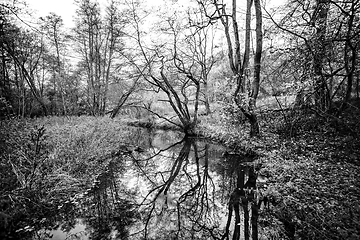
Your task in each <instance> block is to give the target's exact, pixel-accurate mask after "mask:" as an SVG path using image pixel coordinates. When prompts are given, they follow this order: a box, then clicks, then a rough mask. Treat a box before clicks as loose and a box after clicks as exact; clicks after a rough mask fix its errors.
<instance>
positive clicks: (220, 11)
mask: <svg viewBox="0 0 360 240" xmlns="http://www.w3.org/2000/svg"><path fill="white" fill-rule="evenodd" d="M197 2H198V3H199V4H200V6H201V7H202V8H203V9H204V11H205V12H206V15H207V17H208V18H209V21H216V20H220V21H221V23H222V25H223V29H224V33H225V38H226V42H227V47H228V60H229V65H230V69H231V71H232V73H233V78H234V79H235V82H236V87H235V91H234V93H233V99H234V102H235V103H236V105H237V106H238V107H239V109H240V110H241V112H242V113H243V114H244V115H245V116H246V118H247V119H248V120H249V122H250V136H257V135H259V133H260V129H259V124H258V120H257V116H256V113H255V106H256V98H257V96H258V92H259V86H260V84H259V83H260V69H261V64H260V63H261V54H262V10H261V6H260V1H258V0H255V1H254V3H255V16H256V50H255V52H256V53H255V57H254V78H253V79H252V81H251V82H252V83H251V84H250V86H247V87H246V86H245V85H246V81H247V80H250V79H251V78H250V75H249V73H250V69H249V59H250V41H251V38H250V33H251V17H252V15H251V8H252V5H253V0H248V1H247V7H246V19H245V39H244V42H245V43H244V45H245V47H244V52H243V55H242V54H241V46H240V43H241V42H240V31H239V24H238V19H237V5H236V0H233V1H232V6H231V10H230V11H231V13H228V12H227V11H228V10H227V8H226V4H225V3H224V2H223V1H218V0H211V1H206V0H199V1H197ZM246 88H248V90H249V91H246Z"/></svg>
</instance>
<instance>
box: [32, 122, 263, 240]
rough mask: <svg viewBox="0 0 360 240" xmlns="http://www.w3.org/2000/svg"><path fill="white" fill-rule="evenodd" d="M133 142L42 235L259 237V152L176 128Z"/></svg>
mask: <svg viewBox="0 0 360 240" xmlns="http://www.w3.org/2000/svg"><path fill="white" fill-rule="evenodd" d="M179 137H180V138H179ZM132 141H133V146H131V147H130V146H122V147H121V148H122V150H121V151H119V152H118V153H116V154H114V156H113V158H112V159H111V161H109V163H108V165H107V167H106V169H104V171H103V172H102V173H101V174H99V175H98V176H97V177H96V178H95V180H94V182H93V184H92V185H91V186H90V187H89V188H88V189H87V190H86V191H85V192H83V193H79V194H77V195H76V197H75V198H74V199H72V201H71V204H69V206H67V207H68V208H69V209H68V212H71V214H70V216H67V217H63V218H62V220H61V221H59V222H58V227H57V228H53V230H46V228H44V229H42V230H41V231H38V232H37V236H36V237H34V239H233V240H235V239H259V225H258V218H259V212H260V210H261V209H263V207H262V206H264V205H266V204H267V201H266V200H267V199H266V198H264V197H262V196H261V194H259V191H258V190H257V189H258V188H257V172H258V170H259V169H260V167H261V166H260V165H258V164H255V162H254V157H246V156H240V155H236V154H231V153H228V152H227V149H226V148H224V147H222V146H220V145H215V144H212V143H208V142H205V141H200V140H198V139H194V138H182V139H181V136H179V135H178V134H177V133H173V132H157V133H154V132H146V130H142V129H139V130H138V132H134V136H133V138H132ZM260 235H261V234H260Z"/></svg>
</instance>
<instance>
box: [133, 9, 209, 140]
mask: <svg viewBox="0 0 360 240" xmlns="http://www.w3.org/2000/svg"><path fill="white" fill-rule="evenodd" d="M129 8H130V9H131V14H132V15H131V16H132V17H131V22H132V25H133V29H134V31H135V33H134V34H131V35H130V37H131V38H132V39H133V40H134V41H135V42H136V44H137V51H138V52H139V55H140V56H141V57H142V58H141V59H137V60H134V61H132V62H133V64H134V66H136V67H137V68H138V72H139V73H141V74H142V76H143V78H144V79H145V81H146V82H147V83H148V84H149V85H150V86H152V87H153V88H154V89H159V90H161V91H162V92H163V93H165V94H166V96H167V99H165V100H162V101H165V102H167V103H169V104H170V106H171V108H172V109H173V110H174V112H175V114H176V116H177V118H178V119H179V122H176V121H173V120H172V119H171V118H169V117H166V116H160V115H159V114H157V113H155V112H153V113H154V114H156V115H157V116H158V117H160V118H163V119H165V120H166V121H168V122H170V123H172V124H175V125H176V126H178V127H180V128H181V129H182V130H183V131H184V132H185V133H186V134H189V135H193V134H195V127H196V124H197V122H198V110H199V102H200V90H201V82H202V80H204V79H205V80H206V78H207V76H208V74H209V71H210V69H211V65H212V64H208V62H206V61H209V58H207V57H206V56H207V54H208V53H207V51H208V49H206V48H207V46H206V45H204V44H207V40H205V39H204V38H205V37H206V36H205V35H199V34H204V33H199V32H198V31H199V29H197V26H191V25H189V24H188V23H186V24H185V25H184V24H183V23H182V21H183V19H182V18H181V17H180V16H179V15H176V14H175V15H174V16H171V17H168V18H166V19H165V20H164V21H163V22H162V23H161V24H162V25H161V31H159V32H158V33H159V34H162V36H164V37H165V39H166V41H164V42H160V43H159V42H158V43H156V44H153V46H151V47H150V46H147V45H146V44H145V43H144V40H143V39H144V35H143V31H142V29H141V27H140V25H141V24H142V22H141V17H140V16H139V13H138V12H137V11H138V10H139V8H140V7H139V5H137V4H135V3H134V2H132V3H130V4H129ZM190 24H191V22H190ZM189 28H190V31H187V29H189ZM199 37H200V38H199ZM210 59H211V58H210ZM210 61H211V60H210ZM191 108H192V109H193V110H192V109H191Z"/></svg>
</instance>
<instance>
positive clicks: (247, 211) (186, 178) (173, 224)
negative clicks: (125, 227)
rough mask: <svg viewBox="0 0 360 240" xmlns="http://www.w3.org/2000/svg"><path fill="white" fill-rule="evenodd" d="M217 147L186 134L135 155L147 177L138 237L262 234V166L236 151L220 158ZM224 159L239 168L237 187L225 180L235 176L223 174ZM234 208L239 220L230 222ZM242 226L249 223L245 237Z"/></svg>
mask: <svg viewBox="0 0 360 240" xmlns="http://www.w3.org/2000/svg"><path fill="white" fill-rule="evenodd" d="M222 151H223V149H222ZM209 152H211V153H209ZM215 152H216V150H215V151H214V149H210V145H209V144H207V143H204V142H202V143H201V142H197V141H196V140H195V139H191V138H184V139H183V140H182V141H180V142H177V143H175V144H173V145H171V146H170V147H168V148H166V149H163V150H159V151H157V152H155V153H154V154H153V155H150V156H146V157H145V156H144V155H142V156H134V158H133V166H135V168H134V170H135V172H137V173H138V175H137V177H139V178H142V179H143V181H142V183H143V186H141V187H140V188H143V189H142V190H141V191H140V192H142V193H143V195H142V196H141V197H140V198H139V200H140V201H139V202H138V211H139V212H140V213H141V216H142V220H143V221H142V223H141V224H139V223H138V224H137V227H136V231H135V230H134V228H133V231H132V232H133V237H135V236H138V238H139V239H142V238H145V239H155V238H156V239H229V238H230V235H232V239H242V238H244V239H250V237H251V238H252V239H258V229H257V228H258V225H257V222H258V208H259V206H260V202H259V196H258V194H257V191H256V170H257V169H255V166H254V164H252V163H249V162H247V163H244V162H241V160H242V159H241V157H240V156H236V160H235V161H232V160H231V156H230V157H229V158H228V157H226V158H225V159H224V158H222V159H221V157H220V154H219V151H218V154H217V156H215V157H214V156H213V155H214V153H215ZM210 155H212V156H211V157H210ZM215 155H216V154H215ZM210 158H212V159H211V161H209V160H210ZM250 160H252V159H249V158H248V159H247V161H250ZM221 161H224V162H225V164H226V163H227V164H229V169H231V170H234V169H236V171H237V172H236V173H237V177H236V186H235V190H233V191H232V193H231V190H230V188H231V187H232V186H231V184H229V182H227V183H228V186H226V183H225V184H224V183H221V181H224V180H225V181H226V180H228V179H230V178H231V177H225V178H223V179H222V178H221V176H220V172H221V170H220V169H219V166H221V164H219V162H221ZM245 180H246V181H245ZM220 185H223V187H226V188H227V189H226V191H223V190H222V189H221V188H220V187H219V186H220ZM229 185H230V186H229ZM226 192H229V193H228V194H226ZM224 193H225V194H226V195H227V196H230V197H229V198H230V200H228V201H227V203H226V202H224V201H222V200H221V199H222V197H223V195H224ZM241 213H243V215H244V217H243V221H242V222H241V216H240V215H241ZM233 214H234V215H235V222H234V224H231V219H232V216H233ZM250 218H251V219H250ZM250 225H251V227H250ZM241 226H244V228H243V232H244V234H243V235H244V236H243V237H242V238H241V232H240V231H241ZM250 230H251V235H250ZM231 231H232V232H233V233H232V234H230V232H231Z"/></svg>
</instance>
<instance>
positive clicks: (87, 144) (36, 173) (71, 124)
mask: <svg viewBox="0 0 360 240" xmlns="http://www.w3.org/2000/svg"><path fill="white" fill-rule="evenodd" d="M129 130H130V127H128V126H126V125H125V124H119V123H118V122H116V121H112V120H109V119H108V118H93V117H71V118H65V117H51V118H42V119H35V120H30V119H27V120H11V121H2V122H1V125H0V132H1V135H0V164H1V171H0V173H1V175H0V184H1V186H0V238H1V239H7V238H8V237H9V236H12V237H14V236H16V238H17V239H28V238H31V236H32V234H33V232H34V231H35V230H39V228H43V227H48V228H49V229H52V228H55V229H56V228H57V226H56V224H57V222H58V221H59V220H60V219H59V218H61V217H64V216H66V215H68V214H71V211H72V210H71V209H72V208H71V206H73V204H75V202H74V201H75V199H76V196H77V195H78V194H79V193H81V192H85V189H87V188H89V187H90V186H92V185H93V184H94V180H95V178H96V177H97V175H99V174H100V173H101V172H102V171H103V169H104V168H106V166H107V165H108V162H109V161H111V160H112V159H114V157H116V158H118V159H117V161H118V162H119V164H121V159H122V158H121V157H120V156H119V155H116V153H117V152H119V151H121V148H122V147H124V146H127V145H129V144H131V139H133V138H134V136H132V135H131V134H132V133H131V131H129ZM73 217H75V215H74V216H73ZM36 219H38V220H36ZM37 221H38V222H37Z"/></svg>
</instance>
